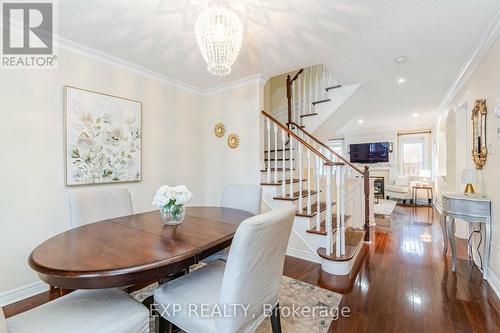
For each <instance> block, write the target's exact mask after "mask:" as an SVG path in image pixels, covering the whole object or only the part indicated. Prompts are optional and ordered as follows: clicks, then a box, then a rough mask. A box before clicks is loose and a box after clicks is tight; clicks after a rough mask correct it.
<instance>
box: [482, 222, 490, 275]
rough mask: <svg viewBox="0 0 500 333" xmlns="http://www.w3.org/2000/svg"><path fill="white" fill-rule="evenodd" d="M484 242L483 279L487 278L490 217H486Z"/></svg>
mask: <svg viewBox="0 0 500 333" xmlns="http://www.w3.org/2000/svg"><path fill="white" fill-rule="evenodd" d="M485 236H486V242H485V243H484V262H483V279H485V280H488V263H489V260H490V247H491V219H490V218H487V219H486V231H485Z"/></svg>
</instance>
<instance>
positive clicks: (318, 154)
mask: <svg viewBox="0 0 500 333" xmlns="http://www.w3.org/2000/svg"><path fill="white" fill-rule="evenodd" d="M261 113H262V115H263V116H264V117H266V118H268V119H270V120H271V121H272V122H273V123H275V124H276V125H277V126H278V127H279V128H281V129H282V130H284V131H285V132H286V133H287V134H288V135H289V136H292V137H293V138H294V139H295V140H297V141H298V142H300V143H301V144H302V145H303V146H304V147H306V148H307V149H309V150H310V151H312V152H313V153H314V154H316V155H317V156H319V157H320V158H321V159H322V160H323V161H324V162H325V165H327V166H333V165H344V164H345V163H342V162H333V161H331V160H330V159H329V158H328V157H326V156H325V155H323V154H322V153H321V152H320V151H318V150H317V149H316V148H314V147H313V146H311V145H310V144H308V143H307V142H305V141H304V140H302V139H301V138H300V137H299V136H298V135H297V134H295V133H294V132H292V131H291V130H290V129H288V127H286V126H285V125H283V124H282V123H280V122H279V121H278V120H277V119H276V118H274V117H273V116H271V115H270V114H269V113H267V112H266V111H264V110H262V111H261Z"/></svg>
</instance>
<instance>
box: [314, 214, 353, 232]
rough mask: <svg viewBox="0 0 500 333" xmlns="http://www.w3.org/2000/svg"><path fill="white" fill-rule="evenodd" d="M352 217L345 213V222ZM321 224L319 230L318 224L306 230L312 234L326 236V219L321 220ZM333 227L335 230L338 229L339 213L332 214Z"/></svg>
mask: <svg viewBox="0 0 500 333" xmlns="http://www.w3.org/2000/svg"><path fill="white" fill-rule="evenodd" d="M350 218H351V215H344V223H347V221H349V219H350ZM319 225H320V229H319V230H316V226H314V227H312V228H311V229H308V230H306V232H308V233H310V234H317V235H323V236H326V220H323V221H321V222H320V224H319ZM332 227H333V230H334V231H335V230H337V214H333V215H332Z"/></svg>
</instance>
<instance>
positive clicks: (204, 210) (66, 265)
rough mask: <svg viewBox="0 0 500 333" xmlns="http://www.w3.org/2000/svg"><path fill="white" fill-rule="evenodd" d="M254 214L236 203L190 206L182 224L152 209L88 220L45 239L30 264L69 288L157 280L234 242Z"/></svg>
mask: <svg viewBox="0 0 500 333" xmlns="http://www.w3.org/2000/svg"><path fill="white" fill-rule="evenodd" d="M251 216H252V214H251V213H248V212H245V211H242V210H238V209H232V208H221V207H188V208H187V209H186V217H185V219H184V221H183V222H182V224H180V225H178V226H175V227H173V226H167V225H165V224H163V222H162V220H161V217H160V213H159V211H152V212H147V213H141V214H134V215H130V216H124V217H119V218H115V219H110V220H106V221H101V222H96V223H92V224H87V225H84V226H81V227H78V228H75V229H71V230H68V231H66V232H63V233H61V234H59V235H56V236H54V237H52V238H50V239H49V240H47V241H45V242H43V243H42V244H40V245H39V246H38V247H37V248H35V249H34V250H33V252H32V253H31V255H30V257H29V265H30V267H31V268H32V269H33V270H35V271H36V272H37V273H38V275H39V277H40V279H41V280H42V281H44V282H46V283H48V284H49V285H51V286H55V287H60V288H65V289H100V288H111V287H120V286H127V285H131V284H136V283H141V282H146V281H152V280H156V279H160V278H162V277H165V276H167V275H168V274H171V273H175V272H179V271H181V270H182V269H184V268H186V267H188V266H189V265H192V264H195V263H197V262H198V261H199V260H201V259H203V258H206V257H208V256H209V255H212V254H213V253H216V252H218V251H220V250H222V249H224V248H226V247H227V246H229V245H230V244H231V241H232V239H233V236H234V233H235V232H236V229H237V227H238V225H239V224H240V223H241V222H242V221H244V220H245V219H247V218H249V217H251Z"/></svg>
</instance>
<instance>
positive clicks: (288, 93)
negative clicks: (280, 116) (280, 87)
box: [286, 75, 292, 129]
mask: <svg viewBox="0 0 500 333" xmlns="http://www.w3.org/2000/svg"><path fill="white" fill-rule="evenodd" d="M286 98H287V99H288V122H287V124H286V125H287V127H288V128H289V129H290V125H291V123H292V80H291V78H290V75H287V76H286Z"/></svg>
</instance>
